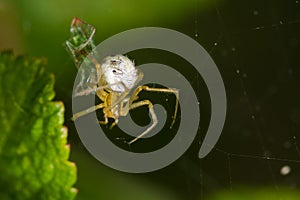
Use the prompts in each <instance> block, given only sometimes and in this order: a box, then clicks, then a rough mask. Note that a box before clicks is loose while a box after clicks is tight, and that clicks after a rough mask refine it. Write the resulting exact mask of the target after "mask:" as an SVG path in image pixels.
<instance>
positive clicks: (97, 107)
mask: <svg viewBox="0 0 300 200" xmlns="http://www.w3.org/2000/svg"><path fill="white" fill-rule="evenodd" d="M103 107H104V105H103V104H102V103H100V104H98V105H96V106H92V107H90V108H88V109H86V110H83V111H80V112H78V113H76V114H74V115H73V117H72V120H73V121H75V120H76V119H77V118H79V117H81V116H83V115H86V114H89V113H91V112H93V111H95V110H98V109H100V108H103Z"/></svg>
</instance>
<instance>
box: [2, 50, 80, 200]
mask: <svg viewBox="0 0 300 200" xmlns="http://www.w3.org/2000/svg"><path fill="white" fill-rule="evenodd" d="M44 65H45V62H44V60H42V59H28V58H26V57H17V58H15V57H14V56H13V54H12V52H7V51H6V52H0V77H1V79H0V199H2V200H5V199H22V200H26V199H41V200H43V199H64V200H68V199H74V197H75V195H76V189H74V188H72V185H73V184H74V182H75V180H76V167H75V165H74V163H71V162H69V161H68V157H69V151H70V147H69V146H68V145H66V142H67V128H66V127H64V126H63V122H64V106H63V103H62V102H53V101H51V100H52V99H53V98H54V91H53V85H54V77H53V75H51V74H48V73H46V72H45V68H44Z"/></svg>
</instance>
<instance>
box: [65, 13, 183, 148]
mask: <svg viewBox="0 0 300 200" xmlns="http://www.w3.org/2000/svg"><path fill="white" fill-rule="evenodd" d="M70 32H71V38H70V39H69V40H67V41H66V46H67V50H68V51H69V52H70V54H71V55H72V56H73V58H74V61H75V65H76V66H77V67H78V68H79V67H80V66H81V64H82V63H83V62H87V63H88V64H85V66H87V67H85V68H84V69H80V70H79V73H80V74H79V75H80V82H79V84H78V85H77V86H76V88H75V89H76V90H75V96H84V95H89V94H96V95H97V96H98V98H99V99H100V100H101V101H102V102H101V103H100V104H98V105H95V106H93V107H90V108H88V109H86V110H83V111H81V112H78V113H76V114H74V115H73V120H76V119H77V118H79V117H81V116H83V115H86V114H88V113H91V112H93V111H96V110H98V109H103V114H104V120H103V121H99V123H100V124H108V122H109V121H108V118H112V119H114V122H113V123H112V124H111V126H110V128H113V127H114V126H115V125H117V124H118V120H119V117H121V116H126V115H128V113H129V111H130V110H132V109H135V108H138V107H141V106H147V107H148V109H149V112H150V116H151V119H152V124H151V126H149V127H148V128H147V129H146V130H145V131H144V132H142V133H141V134H139V135H138V136H137V137H136V138H134V139H133V140H131V141H130V142H129V144H131V143H133V142H135V141H137V140H138V139H139V138H142V137H143V136H144V135H146V134H147V133H149V132H150V131H151V130H152V129H153V128H154V127H155V126H156V125H157V117H156V114H155V112H154V109H153V104H152V103H151V101H150V100H148V99H145V100H140V101H139V93H140V92H141V91H143V90H144V91H149V92H163V93H173V94H175V95H176V103H175V108H174V114H173V119H172V123H171V126H170V128H172V126H173V124H174V122H175V119H176V115H177V110H178V97H179V92H178V90H177V89H173V88H152V87H149V86H146V85H141V86H138V83H139V82H140V81H141V80H142V78H143V72H142V71H141V70H139V69H137V68H136V67H135V64H134V62H133V61H132V60H130V59H129V58H128V57H126V56H124V55H113V56H107V57H105V58H104V59H103V60H102V61H101V62H98V61H97V59H96V55H95V52H93V49H94V48H95V45H94V42H93V36H94V34H95V28H94V27H93V26H91V25H90V24H88V23H86V22H84V21H82V20H80V19H79V18H74V19H73V20H72V24H71V29H70ZM136 86H137V87H136ZM134 88H136V89H135V90H133V89H134Z"/></svg>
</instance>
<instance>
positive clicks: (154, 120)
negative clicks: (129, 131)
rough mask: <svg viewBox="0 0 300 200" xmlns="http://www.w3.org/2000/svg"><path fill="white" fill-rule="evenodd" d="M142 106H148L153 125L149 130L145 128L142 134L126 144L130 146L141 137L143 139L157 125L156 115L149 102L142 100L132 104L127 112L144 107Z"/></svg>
mask: <svg viewBox="0 0 300 200" xmlns="http://www.w3.org/2000/svg"><path fill="white" fill-rule="evenodd" d="M144 105H148V108H149V112H150V114H151V118H152V121H153V123H152V125H151V126H150V127H149V128H147V129H146V130H145V131H144V132H143V133H141V134H140V135H139V136H137V137H136V138H134V139H133V140H131V141H130V142H129V143H128V144H132V143H133V142H135V141H137V140H138V139H140V138H141V137H143V136H144V135H146V134H147V133H149V132H150V131H151V130H152V129H153V128H154V127H155V126H156V125H157V117H156V114H155V112H154V109H153V104H152V103H151V102H150V101H149V100H143V101H139V102H136V103H133V104H131V105H130V107H129V110H131V109H135V108H137V107H140V106H144ZM129 110H128V111H129ZM127 113H128V112H127Z"/></svg>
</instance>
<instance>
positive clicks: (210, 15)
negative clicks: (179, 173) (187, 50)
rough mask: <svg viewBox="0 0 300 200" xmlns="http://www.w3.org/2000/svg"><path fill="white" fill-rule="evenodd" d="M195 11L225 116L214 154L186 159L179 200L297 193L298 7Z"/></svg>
mask: <svg viewBox="0 0 300 200" xmlns="http://www.w3.org/2000/svg"><path fill="white" fill-rule="evenodd" d="M195 4H196V5H195V19H194V28H195V29H194V38H195V39H196V40H197V41H198V42H199V43H200V44H202V45H203V46H204V47H205V48H206V49H207V50H209V53H210V55H211V56H212V58H213V59H214V61H215V62H216V64H217V66H218V67H219V70H220V72H221V74H222V77H223V81H224V84H225V88H226V92H227V100H228V111H227V119H226V123H225V126H224V130H223V133H222V135H221V138H220V140H219V142H218V143H217V145H216V146H215V147H214V148H213V151H212V152H211V153H210V154H209V155H208V156H207V157H206V158H204V159H202V160H199V161H195V160H196V159H195V158H191V159H189V158H185V159H184V162H183V171H184V173H185V175H187V177H189V178H186V181H187V184H186V185H187V186H186V188H185V193H186V194H188V195H187V196H188V197H189V198H190V199H195V198H194V197H195V193H197V194H199V196H200V199H205V197H206V196H207V195H208V194H210V193H212V192H214V191H215V190H220V189H221V190H228V191H233V192H234V191H235V190H237V189H238V188H240V187H265V188H266V187H267V188H271V189H272V190H274V192H278V191H279V190H280V189H283V188H289V189H291V190H296V189H299V188H300V179H299V177H300V151H299V137H300V136H299V130H300V103H299V102H300V101H299V100H300V93H299V91H300V90H299V89H300V88H299V85H300V84H299V64H300V59H299V52H300V51H299V50H300V49H299V42H300V2H299V1H272V2H271V1H266V2H262V1H248V2H245V1H231V2H230V3H218V4H215V5H214V7H213V8H212V9H211V10H209V11H205V12H203V10H201V11H200V8H199V2H198V1H197V2H195ZM208 19H209V20H208ZM204 27H205V28H204ZM202 137H203V136H202ZM200 140H201V139H200ZM185 197H186V196H185Z"/></svg>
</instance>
